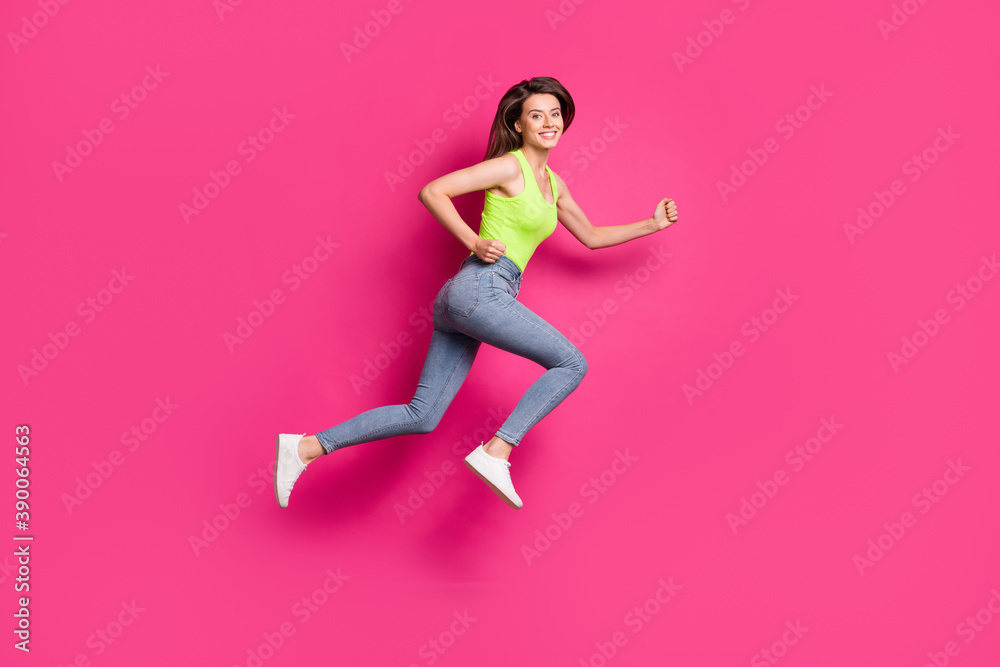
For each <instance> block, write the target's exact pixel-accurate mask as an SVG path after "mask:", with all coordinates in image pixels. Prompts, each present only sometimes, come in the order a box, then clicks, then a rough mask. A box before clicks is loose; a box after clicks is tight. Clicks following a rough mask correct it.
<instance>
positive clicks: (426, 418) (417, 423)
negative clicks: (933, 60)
mask: <svg viewBox="0 0 1000 667" xmlns="http://www.w3.org/2000/svg"><path fill="white" fill-rule="evenodd" d="M410 408H411V409H412V410H414V412H417V415H418V416H416V417H415V418H414V419H413V428H412V432H413V433H417V434H420V435H426V434H427V433H430V432H431V431H433V430H434V429H436V428H437V426H438V424H440V423H441V417H442V416H443V415H441V414H435V413H431V412H419V411H417V410H416V408H415V407H414V405H413V404H412V403H411V404H410Z"/></svg>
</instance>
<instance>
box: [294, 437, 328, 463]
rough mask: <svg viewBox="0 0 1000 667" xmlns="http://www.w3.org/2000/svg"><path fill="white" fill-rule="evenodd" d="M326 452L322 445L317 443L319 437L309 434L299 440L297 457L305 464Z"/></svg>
mask: <svg viewBox="0 0 1000 667" xmlns="http://www.w3.org/2000/svg"><path fill="white" fill-rule="evenodd" d="M324 454H326V450H325V449H323V445H321V444H319V438H317V437H316V436H315V435H310V436H306V437H304V438H302V439H301V440H299V459H301V461H302V462H303V463H305V464H306V465H308V464H310V463H312V462H313V461H315V460H316V459H318V458H319V457H321V456H323V455H324Z"/></svg>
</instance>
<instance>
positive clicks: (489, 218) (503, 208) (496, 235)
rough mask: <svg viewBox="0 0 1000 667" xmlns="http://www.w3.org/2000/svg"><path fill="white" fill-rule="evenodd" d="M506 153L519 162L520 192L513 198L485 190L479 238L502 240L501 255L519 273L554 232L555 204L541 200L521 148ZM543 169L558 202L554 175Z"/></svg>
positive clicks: (472, 253) (550, 171)
mask: <svg viewBox="0 0 1000 667" xmlns="http://www.w3.org/2000/svg"><path fill="white" fill-rule="evenodd" d="M510 154H512V155H514V156H515V157H517V159H518V161H519V162H520V163H521V175H522V176H523V177H524V190H522V191H521V194H519V195H517V196H516V197H500V196H498V195H495V194H493V193H492V192H490V191H489V190H486V202H485V204H484V206H483V219H482V222H481V223H480V224H479V236H480V238H484V239H497V240H499V241H502V242H503V243H504V245H506V246H507V250H506V252H505V253H504V254H505V255H506V256H507V257H508V258H509V259H510V260H511V261H513V262H514V263H515V264H517V266H518V268H520V269H521V273H522V274H523V273H524V268H525V267H526V266H527V265H528V260H529V259H530V258H531V256H532V255H533V254H534V252H535V248H537V247H538V244H539V243H541V242H542V241H544V240H545V239H547V238H548V237H549V236H551V235H552V232H554V231H555V229H556V221H557V220H556V204H555V203H553V204H550V203H548V202H547V201H545V198H544V197H542V192H541V190H539V189H538V181H536V180H535V175H534V174H533V173H532V172H531V168H530V167H529V166H528V161H527V160H526V159H525V157H524V153H523V152H522V151H521V149H520V148H518V149H517V150H515V151H511V152H510ZM545 170H546V171H547V172H548V174H549V187H550V188H551V190H552V193H553V201H554V202H558V201H559V192H558V190H559V186H558V185H557V184H556V177H555V174H553V173H552V170H551V169H549V166H548V165H545ZM469 254H470V255H474V254H475V253H474V252H470V253H469Z"/></svg>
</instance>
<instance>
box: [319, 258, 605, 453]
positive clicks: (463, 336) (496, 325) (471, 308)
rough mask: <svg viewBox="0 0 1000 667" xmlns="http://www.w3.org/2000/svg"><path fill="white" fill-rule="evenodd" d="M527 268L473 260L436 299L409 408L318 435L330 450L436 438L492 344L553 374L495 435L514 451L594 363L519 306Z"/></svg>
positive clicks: (373, 414) (384, 410) (382, 410)
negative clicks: (484, 347)
mask: <svg viewBox="0 0 1000 667" xmlns="http://www.w3.org/2000/svg"><path fill="white" fill-rule="evenodd" d="M520 289H521V270H520V269H518V268H517V265H516V264H515V263H514V262H512V261H511V260H510V258H508V257H506V256H501V257H500V259H499V260H497V261H496V262H493V263H488V262H484V261H483V260H481V259H479V258H478V257H477V256H476V255H469V256H468V257H467V258H466V259H465V260H464V261H463V262H462V265H461V268H459V270H458V273H456V274H455V275H454V276H453V277H452V278H449V279H448V280H447V282H445V284H444V286H443V287H442V288H441V290H440V291H439V292H438V295H437V298H436V299H435V300H434V332H433V333H432V334H431V343H430V347H429V349H428V350H427V359H426V360H425V361H424V367H423V370H421V372H420V380H419V382H418V384H417V390H416V393H415V394H414V395H413V400H411V401H410V402H409V403H408V404H406V405H385V406H382V407H378V408H373V409H371V410H368V411H366V412H362V413H361V414H359V415H357V416H355V417H352V418H351V419H348V420H347V421H345V422H341V423H340V424H337V425H336V426H333V427H331V428H329V429H327V430H325V431H321V432H319V433H317V434H316V437H317V438H318V439H319V442H320V444H321V445H323V448H324V449H325V450H326V451H327V452H333V451H335V450H337V449H340V448H342V447H349V446H350V445H357V444H360V443H362V442H371V441H372V440H381V439H383V438H389V437H392V436H395V435H407V434H411V433H430V432H431V431H433V430H434V429H435V427H437V425H438V423H439V422H440V421H441V418H442V417H443V416H444V412H445V410H446V409H447V408H448V406H449V405H450V404H451V401H452V399H454V398H455V395H456V394H457V393H458V389H459V387H461V386H462V383H463V382H465V378H466V376H468V374H469V369H471V368H472V362H473V361H474V360H475V358H476V353H477V352H478V351H479V346H480V345H481V344H482V343H487V344H489V345H492V346H494V347H497V348H500V349H501V350H506V351H508V352H513V353H514V354H517V355H519V356H522V357H525V358H527V359H531V360H532V361H534V362H537V363H538V364H540V365H541V366H542V367H544V368H545V369H546V371H545V373H543V374H542V376H541V377H539V378H538V379H537V380H535V382H534V383H533V384H532V385H531V386H530V387H528V390H527V391H526V392H525V393H524V395H523V396H522V397H521V400H520V401H518V403H517V406H516V407H515V408H514V411H513V412H511V413H510V416H509V417H507V419H506V421H504V423H503V424H502V425H501V426H500V428H499V430H497V432H496V435H497V436H498V437H500V438H502V439H504V440H506V441H507V442H510V443H512V444H514V445H517V444H520V442H521V438H523V437H524V434H525V433H527V432H528V429H530V428H531V427H532V426H534V425H535V424H537V423H538V422H539V421H540V420H541V419H542V417H544V416H545V415H547V414H549V413H550V412H551V411H552V410H553V408H555V407H556V406H557V405H559V403H560V402H562V400H563V399H564V398H566V397H567V396H568V395H569V394H570V392H572V391H573V390H574V389H576V388H577V386H578V385H579V384H580V381H581V380H583V376H584V374H585V373H586V372H587V360H586V359H584V357H583V354H581V353H580V350H578V349H577V348H576V346H575V345H573V344H572V343H571V342H570V341H569V339H567V338H566V337H565V336H564V335H562V334H561V333H559V332H558V331H557V330H556V329H555V328H554V327H552V325H550V324H549V323H548V322H546V321H545V320H543V319H542V318H541V317H539V316H538V315H536V314H535V313H533V312H532V311H531V310H529V309H528V308H527V307H525V306H524V305H523V304H521V303H520V302H518V301H517V294H518V292H519V291H520Z"/></svg>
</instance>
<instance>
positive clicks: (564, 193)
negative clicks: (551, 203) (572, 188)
mask: <svg viewBox="0 0 1000 667" xmlns="http://www.w3.org/2000/svg"><path fill="white" fill-rule="evenodd" d="M549 172H550V173H551V174H552V175H553V176H554V177H555V179H556V185H557V186H558V187H559V199H562V198H563V197H567V198H570V197H569V187H567V186H566V181H564V180H563V178H562V176H560V175H559V174H557V173H556V170H555V169H552V168H551V167H549Z"/></svg>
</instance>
